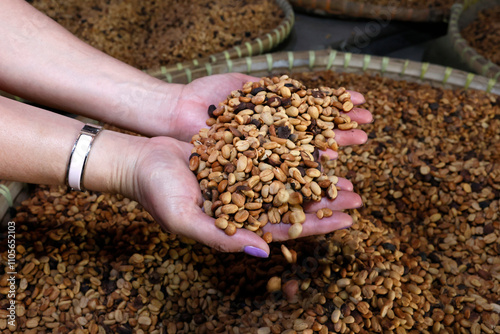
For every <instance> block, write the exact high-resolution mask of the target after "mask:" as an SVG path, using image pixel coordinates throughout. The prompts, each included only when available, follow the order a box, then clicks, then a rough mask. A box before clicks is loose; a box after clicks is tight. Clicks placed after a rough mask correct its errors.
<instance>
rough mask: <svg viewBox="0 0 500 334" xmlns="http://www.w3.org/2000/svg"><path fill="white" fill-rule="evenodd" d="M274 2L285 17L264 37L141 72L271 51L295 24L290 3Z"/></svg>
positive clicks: (195, 65)
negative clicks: (204, 55) (207, 54)
mask: <svg viewBox="0 0 500 334" xmlns="http://www.w3.org/2000/svg"><path fill="white" fill-rule="evenodd" d="M275 2H276V4H277V5H278V6H279V7H280V8H281V10H283V13H284V15H285V17H284V18H283V20H281V22H280V23H279V24H278V26H276V27H275V28H274V29H273V30H271V31H270V32H268V33H266V34H265V35H263V36H259V37H257V38H255V39H254V40H252V41H249V42H245V43H244V44H243V45H242V46H240V45H236V46H233V47H231V48H229V49H227V50H224V51H221V52H217V53H214V54H211V55H209V56H206V57H203V58H196V59H192V60H187V61H184V62H179V63H177V64H173V65H166V66H160V67H154V68H150V69H145V70H143V71H144V72H146V73H148V74H155V73H158V72H161V73H168V72H174V71H177V70H183V69H184V68H196V67H200V66H203V65H204V64H205V63H217V62H219V61H221V60H224V59H235V58H242V57H251V56H254V55H259V54H264V53H266V52H269V51H271V50H272V49H273V48H275V47H276V46H278V45H279V44H281V43H282V42H283V41H284V40H285V39H286V38H287V37H288V36H289V35H290V33H291V31H292V28H293V26H294V24H295V12H294V10H293V8H292V6H291V5H290V3H289V2H288V1H287V0H275Z"/></svg>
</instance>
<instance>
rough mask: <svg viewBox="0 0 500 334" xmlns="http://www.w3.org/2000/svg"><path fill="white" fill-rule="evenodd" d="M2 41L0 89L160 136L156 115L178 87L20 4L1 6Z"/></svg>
mask: <svg viewBox="0 0 500 334" xmlns="http://www.w3.org/2000/svg"><path fill="white" fill-rule="evenodd" d="M0 36H2V38H0V89H2V90H5V91H8V92H10V93H12V94H15V95H18V96H21V97H25V98H27V99H29V100H32V101H36V102H39V103H42V104H44V105H48V106H51V107H55V108H60V109H62V110H65V111H69V112H73V113H76V114H80V115H85V116H88V117H90V118H93V119H97V120H102V121H104V122H106V123H110V124H115V125H117V126H120V127H123V128H125V129H131V130H133V131H136V132H139V133H142V134H145V135H158V134H160V132H159V129H158V128H159V126H158V123H159V121H163V120H160V119H159V117H161V115H160V113H159V111H160V110H161V111H162V113H163V115H164V116H165V117H166V116H167V115H168V114H169V113H170V112H171V110H168V109H169V107H170V106H172V105H174V103H173V102H175V101H176V99H177V97H178V96H179V92H180V90H181V87H182V86H181V85H174V84H167V83H165V82H163V81H161V80H158V79H155V78H152V77H151V76H149V75H147V74H145V73H143V72H142V71H140V70H138V69H135V68H133V67H131V66H128V65H126V64H124V63H122V62H120V61H118V60H116V59H114V58H112V57H110V56H108V55H106V54H104V53H102V52H100V51H98V50H97V49H95V48H92V47H91V46H90V45H88V44H86V43H84V42H82V41H80V40H79V39H78V38H76V37H75V36H73V35H72V34H70V33H69V32H68V31H67V30H65V29H64V28H62V27H61V26H60V25H58V24H57V23H55V22H54V21H53V20H51V19H50V18H48V17H47V16H45V15H43V14H42V13H40V12H38V11H37V10H36V9H35V8H33V7H32V6H31V5H29V4H28V3H26V2H25V1H23V0H2V1H0ZM166 101H168V102H169V103H166ZM166 127H167V126H166V125H164V126H163V129H165V130H164V131H168V129H166Z"/></svg>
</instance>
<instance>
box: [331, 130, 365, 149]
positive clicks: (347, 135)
mask: <svg viewBox="0 0 500 334" xmlns="http://www.w3.org/2000/svg"><path fill="white" fill-rule="evenodd" d="M334 131H335V140H336V141H337V144H339V146H349V145H361V144H364V143H366V141H367V140H368V135H367V134H366V133H365V132H364V131H362V130H359V129H352V130H334Z"/></svg>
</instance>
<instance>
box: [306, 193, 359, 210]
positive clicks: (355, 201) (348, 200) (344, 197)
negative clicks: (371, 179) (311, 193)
mask: <svg viewBox="0 0 500 334" xmlns="http://www.w3.org/2000/svg"><path fill="white" fill-rule="evenodd" d="M362 205H363V200H362V199H361V196H359V195H358V194H356V193H354V192H352V191H346V190H339V191H338V195H337V198H335V199H334V200H330V199H328V198H322V199H321V201H319V202H314V201H313V202H310V203H307V204H306V205H305V206H304V209H305V211H306V212H310V213H312V212H316V211H318V210H319V209H323V208H329V209H331V210H332V211H342V210H348V209H357V208H359V207H361V206H362Z"/></svg>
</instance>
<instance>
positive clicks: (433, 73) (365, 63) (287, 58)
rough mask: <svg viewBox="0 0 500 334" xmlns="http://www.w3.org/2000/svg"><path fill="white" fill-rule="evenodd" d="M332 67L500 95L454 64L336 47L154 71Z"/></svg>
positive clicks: (174, 76)
mask: <svg viewBox="0 0 500 334" xmlns="http://www.w3.org/2000/svg"><path fill="white" fill-rule="evenodd" d="M319 70H332V71H337V72H357V73H370V74H374V73H378V74H380V75H383V76H387V77H392V78H394V79H399V80H409V81H417V82H427V83H431V84H433V85H439V86H444V87H447V88H458V87H460V88H465V89H467V88H471V89H478V90H484V91H487V92H492V93H495V94H498V95H500V84H499V83H497V80H496V79H494V78H491V79H488V78H486V77H483V76H480V75H476V74H473V73H467V72H464V71H460V70H457V69H453V68H451V67H444V66H440V65H433V64H429V63H420V62H415V61H410V60H403V59H395V58H389V57H377V56H370V55H360V54H352V53H343V52H338V51H335V50H320V51H303V52H280V53H269V54H265V55H261V56H256V57H245V58H241V59H234V60H233V59H226V60H224V61H222V62H219V63H216V64H209V63H206V64H205V66H203V67H199V68H194V69H193V68H184V69H182V70H178V71H175V72H168V73H162V72H156V73H152V74H153V75H154V76H155V77H157V78H159V79H162V80H165V81H167V82H176V83H189V82H191V81H192V80H194V79H196V78H200V77H203V76H207V75H212V74H220V73H229V72H241V73H247V74H251V75H254V76H265V75H269V74H272V73H282V72H292V73H293V72H304V71H319Z"/></svg>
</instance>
